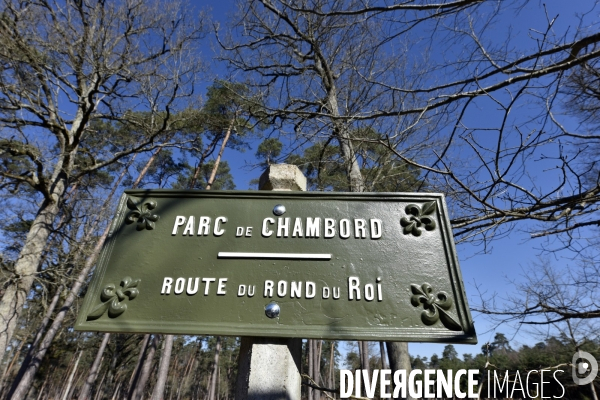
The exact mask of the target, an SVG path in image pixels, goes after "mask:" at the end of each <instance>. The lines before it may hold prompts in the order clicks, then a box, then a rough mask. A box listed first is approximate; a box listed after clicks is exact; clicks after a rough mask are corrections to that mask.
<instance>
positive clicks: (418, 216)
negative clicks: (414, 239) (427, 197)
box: [400, 201, 436, 236]
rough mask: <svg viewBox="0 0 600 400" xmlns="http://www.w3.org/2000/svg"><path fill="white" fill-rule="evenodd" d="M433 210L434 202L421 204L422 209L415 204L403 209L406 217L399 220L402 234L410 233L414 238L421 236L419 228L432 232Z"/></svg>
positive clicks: (433, 226)
mask: <svg viewBox="0 0 600 400" xmlns="http://www.w3.org/2000/svg"><path fill="white" fill-rule="evenodd" d="M435 210H436V203H435V201H430V202H428V203H425V204H423V208H421V207H419V206H418V205H416V204H409V205H407V206H406V208H405V209H404V211H406V214H407V216H406V217H403V218H402V219H401V220H400V225H402V226H403V227H404V234H405V235H408V234H409V233H412V234H413V235H414V236H421V233H422V231H421V227H424V228H425V230H426V231H432V230H434V229H435Z"/></svg>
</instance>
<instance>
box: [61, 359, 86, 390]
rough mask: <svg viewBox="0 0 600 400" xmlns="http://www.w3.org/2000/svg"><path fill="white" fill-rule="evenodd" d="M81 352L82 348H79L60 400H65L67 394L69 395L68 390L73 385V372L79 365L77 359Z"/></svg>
mask: <svg viewBox="0 0 600 400" xmlns="http://www.w3.org/2000/svg"><path fill="white" fill-rule="evenodd" d="M82 354H83V350H81V351H80V352H79V355H78V356H77V361H75V365H73V371H71V374H70V375H69V379H68V380H67V387H66V388H65V391H64V394H63V397H62V400H67V396H68V395H69V392H70V391H71V385H73V378H74V377H75V373H76V372H77V367H78V366H79V360H80V359H81V355H82Z"/></svg>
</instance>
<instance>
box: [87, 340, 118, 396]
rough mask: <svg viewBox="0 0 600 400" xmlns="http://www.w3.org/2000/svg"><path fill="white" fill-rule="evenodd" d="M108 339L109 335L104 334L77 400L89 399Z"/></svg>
mask: <svg viewBox="0 0 600 400" xmlns="http://www.w3.org/2000/svg"><path fill="white" fill-rule="evenodd" d="M108 339H110V333H105V334H104V338H103V339H102V343H100V347H99V348H98V352H97V354H96V358H95V359H94V362H93V363H92V367H91V368H90V373H89V374H88V377H87V379H86V380H85V382H84V384H83V387H82V388H81V392H80V393H79V400H86V399H88V398H89V397H90V394H91V390H92V386H93V385H94V382H96V378H97V377H98V371H100V364H101V363H102V356H103V355H104V349H105V348H106V345H107V344H108Z"/></svg>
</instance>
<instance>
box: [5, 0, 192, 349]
mask: <svg viewBox="0 0 600 400" xmlns="http://www.w3.org/2000/svg"><path fill="white" fill-rule="evenodd" d="M198 21H199V19H197V18H195V17H194V16H192V15H190V13H188V12H184V11H183V10H182V8H181V4H179V3H177V2H169V3H163V2H157V1H153V2H146V1H136V0H126V1H122V2H103V1H94V0H89V1H86V0H84V1H66V2H63V1H46V0H42V1H35V2H34V1H25V2H17V1H12V0H4V1H2V3H1V5H0V65H1V68H0V132H1V136H2V138H1V139H0V152H1V154H2V156H3V159H4V160H8V161H9V162H5V163H3V164H2V167H1V168H0V176H2V178H3V188H4V189H12V190H15V189H16V188H17V187H19V186H20V185H27V186H29V187H30V188H31V189H33V190H34V191H35V193H38V194H39V196H40V200H39V208H38V210H37V213H36V215H35V217H34V219H33V224H32V227H31V230H30V231H29V233H28V235H27V239H26V240H25V244H24V246H23V248H22V250H21V253H20V255H19V257H18V259H17V260H16V262H15V265H14V271H13V274H12V277H11V278H10V279H9V280H8V281H7V282H3V287H4V295H3V297H2V300H1V301H0V327H1V331H0V354H2V355H3V354H4V353H5V351H6V348H7V343H8V342H9V340H10V338H11V336H12V334H13V332H14V329H15V325H16V323H17V320H18V319H19V316H20V314H21V310H22V309H23V305H24V303H25V299H26V298H27V295H28V293H29V290H30V288H31V285H32V283H33V281H34V279H35V277H36V271H37V268H38V265H39V262H40V257H41V252H42V250H43V248H44V246H45V243H46V241H47V239H48V236H49V234H50V232H51V230H52V226H53V224H54V222H55V219H56V217H57V215H58V214H59V212H60V210H61V205H62V201H63V198H64V196H65V191H66V190H67V188H68V187H69V186H70V185H71V184H72V183H73V182H76V181H77V180H78V179H80V178H82V177H83V176H85V175H86V174H89V173H90V172H93V171H97V170H99V169H101V168H104V167H106V166H108V165H111V164H112V163H114V162H115V161H117V160H119V159H121V158H123V157H125V156H127V155H129V154H132V153H134V152H138V151H141V150H149V149H152V148H153V142H154V140H155V139H156V138H157V137H159V136H160V135H163V134H167V133H168V132H169V131H170V130H171V129H173V127H174V126H175V125H176V124H177V123H178V121H176V118H175V117H174V116H175V115H183V114H176V113H175V111H177V110H178V109H182V108H184V107H185V106H186V101H187V100H186V99H189V98H190V96H191V95H192V94H193V84H194V82H195V79H196V75H197V72H198V69H199V66H200V65H201V63H200V62H199V61H198V59H197V54H198V53H197V51H196V50H197V49H196V45H197V43H198V41H199V40H200V39H201V38H202V35H203V33H202V27H201V26H199V25H198ZM133 111H135V112H133ZM141 115H143V116H141ZM100 120H104V121H126V122H127V123H129V124H132V125H133V126H136V127H137V129H138V132H143V134H142V135H141V136H140V137H138V138H136V139H137V140H132V142H133V143H134V144H130V145H128V144H127V143H132V142H127V143H121V144H119V143H118V142H117V143H115V142H111V139H112V138H97V139H100V140H101V142H102V143H104V144H105V147H103V148H102V150H101V151H100V152H97V151H96V152H94V153H90V151H89V150H90V149H89V148H88V147H87V146H86V144H85V143H86V140H87V138H89V137H92V136H93V134H94V131H93V129H92V128H91V126H92V123H93V122H94V121H100Z"/></svg>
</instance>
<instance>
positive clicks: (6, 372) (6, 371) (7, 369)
mask: <svg viewBox="0 0 600 400" xmlns="http://www.w3.org/2000/svg"><path fill="white" fill-rule="evenodd" d="M24 344H25V339H23V340H21V343H19V347H17V349H16V350H15V353H14V355H13V357H12V360H11V361H10V363H9V362H8V360H6V361H7V364H6V367H5V368H4V373H3V374H2V381H1V382H0V393H2V388H3V387H4V383H5V382H6V378H8V376H9V375H10V371H12V367H13V365H15V362H16V361H17V360H18V359H19V355H20V354H21V349H22V348H23V345H24Z"/></svg>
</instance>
